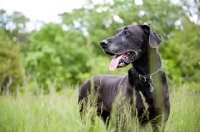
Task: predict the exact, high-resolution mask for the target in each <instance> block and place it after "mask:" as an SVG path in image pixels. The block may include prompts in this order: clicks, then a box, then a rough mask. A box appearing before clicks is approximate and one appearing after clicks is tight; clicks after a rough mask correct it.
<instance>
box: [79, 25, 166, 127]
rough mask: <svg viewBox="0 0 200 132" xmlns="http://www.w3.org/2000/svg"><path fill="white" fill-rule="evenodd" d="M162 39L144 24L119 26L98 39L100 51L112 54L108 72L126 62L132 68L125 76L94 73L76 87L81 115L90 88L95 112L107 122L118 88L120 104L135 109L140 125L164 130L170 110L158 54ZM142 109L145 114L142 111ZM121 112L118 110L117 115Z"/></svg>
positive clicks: (89, 93) (164, 78) (164, 76)
mask: <svg viewBox="0 0 200 132" xmlns="http://www.w3.org/2000/svg"><path fill="white" fill-rule="evenodd" d="M161 42H162V38H161V36H159V35H158V34H157V33H155V32H154V31H152V30H151V29H150V27H149V26H147V25H130V26H125V27H122V28H120V29H118V30H117V33H116V35H114V36H112V37H109V38H107V39H105V40H103V41H101V42H100V44H101V47H102V49H103V51H104V52H105V53H106V54H108V55H110V56H112V57H113V58H112V60H111V62H110V66H109V69H110V71H113V70H115V69H116V68H121V67H125V66H127V65H129V64H132V67H131V68H130V69H129V70H128V74H127V75H126V76H116V75H96V76H93V77H91V78H90V79H89V80H87V81H86V82H85V83H84V84H83V85H82V86H81V88H80V89H79V96H78V102H79V104H80V114H81V115H82V114H83V111H84V107H85V105H86V104H87V101H88V97H89V96H90V95H91V91H92V88H93V89H94V93H95V97H93V98H94V99H96V103H95V106H96V108H97V115H99V116H100V117H102V119H103V121H104V122H105V123H106V124H107V125H108V122H109V120H110V116H111V113H112V111H113V109H115V108H113V107H112V106H113V102H114V100H115V98H116V97H117V95H119V93H120V91H121V94H122V96H120V98H121V99H122V98H123V97H125V98H126V99H125V101H126V102H123V103H122V104H125V103H128V104H129V105H130V106H131V108H132V110H133V111H134V110H135V111H136V112H133V113H137V114H135V116H137V117H138V120H139V123H140V124H146V123H147V122H150V123H151V124H152V128H153V131H159V130H161V129H162V131H164V129H165V125H166V122H167V119H168V116H169V113H170V101H169V93H168V84H167V79H166V75H165V72H164V71H163V69H162V62H161V59H160V56H159V53H158V46H159V44H160V43H161ZM101 63H102V62H101ZM118 101H119V100H118ZM83 102H84V103H83ZM134 102H135V103H134ZM117 108H120V105H119V106H118V107H117ZM145 110H147V112H148V114H145ZM85 112H87V111H85ZM122 113H123V111H120V112H119V113H118V115H120V114H122ZM118 115H116V116H118ZM133 117H134V115H133ZM160 117H161V118H160ZM118 119H119V118H116V120H118ZM125 123H126V122H125ZM161 124H162V125H161ZM116 127H117V126H116ZM160 128H161V129H160ZM123 130H125V129H123Z"/></svg>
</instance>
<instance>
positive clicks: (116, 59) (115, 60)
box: [109, 55, 123, 71]
mask: <svg viewBox="0 0 200 132" xmlns="http://www.w3.org/2000/svg"><path fill="white" fill-rule="evenodd" d="M122 56H123V55H120V56H118V57H114V58H113V59H112V60H111V62H110V66H109V69H110V71H114V70H115V69H116V68H117V66H118V63H119V60H120V59H121V58H122Z"/></svg>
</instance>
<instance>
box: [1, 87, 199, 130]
mask: <svg viewBox="0 0 200 132" xmlns="http://www.w3.org/2000/svg"><path fill="white" fill-rule="evenodd" d="M189 87H190V86H189V85H181V86H178V87H176V88H173V89H171V90H170V100H171V113H170V117H169V120H168V122H167V126H166V131H167V132H199V131H200V103H199V101H200V94H199V93H197V92H192V91H191V90H188V89H189ZM77 95H78V91H77V90H73V89H66V90H64V91H62V92H60V93H55V92H52V93H51V94H49V95H44V94H40V95H37V96H36V95H33V94H23V95H21V94H20V93H19V94H18V95H17V96H15V97H0V132H88V131H92V132H106V131H107V130H106V128H105V126H104V124H103V122H102V121H101V120H100V119H99V118H98V117H95V120H94V122H95V125H92V123H91V120H90V115H91V113H92V112H90V111H93V110H92V108H91V109H89V112H87V115H86V117H87V118H86V122H85V123H83V122H82V121H81V119H80V115H79V107H78V104H77ZM135 125H137V123H133V125H132V127H133V128H134V129H133V130H135V131H138V129H137V128H136V127H135ZM110 131H112V129H110V130H109V132H110ZM142 131H147V132H149V131H151V130H150V127H149V126H147V127H146V128H145V129H142Z"/></svg>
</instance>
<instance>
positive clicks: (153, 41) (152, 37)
mask: <svg viewBox="0 0 200 132" xmlns="http://www.w3.org/2000/svg"><path fill="white" fill-rule="evenodd" d="M140 26H141V28H142V29H143V31H144V33H145V34H146V35H148V36H149V45H150V46H151V47H152V48H157V47H158V45H159V44H160V43H161V42H162V37H161V36H160V35H158V34H157V33H156V32H154V31H152V30H151V29H150V27H149V26H147V25H140Z"/></svg>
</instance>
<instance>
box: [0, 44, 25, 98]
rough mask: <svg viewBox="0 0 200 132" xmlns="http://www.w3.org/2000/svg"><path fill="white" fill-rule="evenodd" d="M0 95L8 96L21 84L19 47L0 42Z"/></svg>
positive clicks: (21, 73)
mask: <svg viewBox="0 0 200 132" xmlns="http://www.w3.org/2000/svg"><path fill="white" fill-rule="evenodd" d="M0 47H1V48H0V62H1V64H0V88H1V89H0V93H1V94H2V95H8V94H9V92H10V91H14V90H15V89H16V88H17V85H20V84H22V82H23V72H22V65H21V60H20V57H21V55H20V48H19V45H16V44H15V45H13V44H12V42H9V41H5V42H4V41H0Z"/></svg>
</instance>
